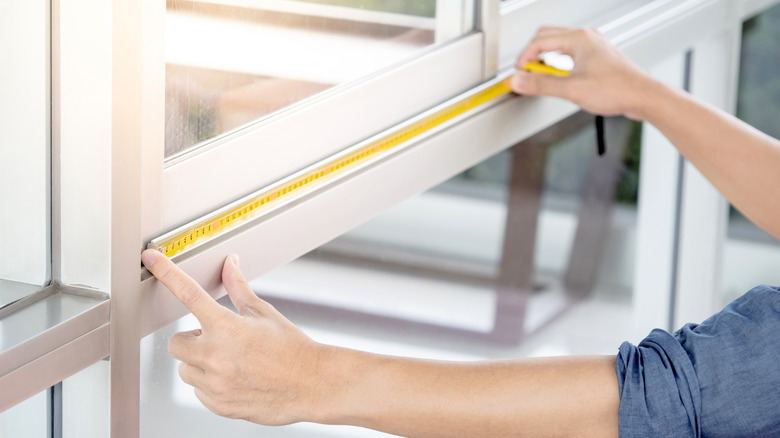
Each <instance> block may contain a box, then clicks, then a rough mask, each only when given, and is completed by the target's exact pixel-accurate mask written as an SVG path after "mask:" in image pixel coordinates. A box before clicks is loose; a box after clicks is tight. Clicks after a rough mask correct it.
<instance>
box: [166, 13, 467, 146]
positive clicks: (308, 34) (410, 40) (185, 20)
mask: <svg viewBox="0 0 780 438" xmlns="http://www.w3.org/2000/svg"><path fill="white" fill-rule="evenodd" d="M467 3H470V2H464V1H460V0H459V1H451V2H441V1H439V2H437V1H436V0H422V1H420V0H415V1H411V0H406V1H404V0H400V1H393V2H384V1H374V0H285V1H273V2H271V1H262V0H250V1H235V0H194V1H179V0H176V1H173V0H168V6H167V18H166V105H165V108H166V110H165V111H166V128H165V131H166V134H165V156H166V157H169V156H171V155H173V154H175V153H177V152H180V151H182V150H184V149H187V148H189V147H191V146H193V145H195V144H198V143H200V142H203V141H205V140H208V139H210V138H213V137H215V136H218V135H220V134H223V133H225V132H228V131H231V130H233V129H235V128H237V127H240V126H242V125H245V124H247V123H250V122H253V121H255V120H257V119H260V118H263V117H265V116H267V115H269V114H272V113H274V112H276V111H279V110H281V109H282V108H285V107H287V106H289V105H292V104H294V103H296V102H298V101H300V100H302V99H305V98H307V97H310V96H313V95H315V94H317V93H319V92H321V91H323V90H326V89H328V88H330V87H333V86H334V85H337V84H342V83H345V82H349V81H352V80H355V79H358V78H361V77H363V76H366V75H368V74H371V73H374V72H376V71H378V70H381V69H383V68H385V67H388V66H391V65H393V64H397V63H399V62H402V61H404V60H406V59H409V58H410V57H413V56H415V54H417V53H419V52H420V50H421V49H422V48H424V47H427V46H430V45H432V44H435V43H441V42H444V41H445V40H446V39H450V38H453V37H454V36H457V35H461V34H463V33H464V32H465V31H467V30H470V29H471V27H470V25H469V26H464V25H463V24H462V23H463V22H464V21H465V20H466V18H465V12H464V11H467V9H466V4H467ZM437 5H438V7H447V8H450V9H451V10H448V11H437V10H436V8H437ZM442 5H444V6H442ZM445 12H446V13H445ZM445 19H446V20H447V21H448V23H442V20H445ZM449 21H454V26H455V27H456V28H457V29H458V32H456V33H455V35H453V32H452V28H453V24H452V23H449Z"/></svg>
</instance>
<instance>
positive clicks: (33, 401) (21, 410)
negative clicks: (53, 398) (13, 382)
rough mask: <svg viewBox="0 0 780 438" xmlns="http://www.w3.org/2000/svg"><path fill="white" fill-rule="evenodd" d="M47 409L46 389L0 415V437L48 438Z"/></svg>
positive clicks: (47, 391) (47, 394)
mask: <svg viewBox="0 0 780 438" xmlns="http://www.w3.org/2000/svg"><path fill="white" fill-rule="evenodd" d="M48 407H49V390H48V389H47V390H45V391H41V392H40V393H38V394H36V395H34V396H32V397H30V398H28V399H27V400H25V401H23V402H21V403H19V404H18V405H16V406H14V407H12V408H11V409H8V410H7V411H4V412H2V413H0V437H2V438H48V437H49V436H50V435H49V423H48V421H49V416H48V415H49V411H48Z"/></svg>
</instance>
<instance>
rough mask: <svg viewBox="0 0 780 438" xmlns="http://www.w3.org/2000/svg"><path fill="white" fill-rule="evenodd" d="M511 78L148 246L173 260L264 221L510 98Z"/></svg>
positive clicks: (500, 79)
mask: <svg viewBox="0 0 780 438" xmlns="http://www.w3.org/2000/svg"><path fill="white" fill-rule="evenodd" d="M511 74H512V72H507V73H505V74H503V75H500V76H498V77H497V78H496V79H494V80H493V81H490V82H487V83H485V84H483V85H482V86H480V87H477V88H475V89H473V90H471V91H469V92H466V93H464V94H462V95H460V96H458V97H456V98H454V99H452V100H450V101H448V102H445V103H444V104H442V105H440V106H438V107H436V108H434V109H433V110H431V111H428V112H426V113H423V114H421V115H420V116H418V117H416V118H414V119H412V120H410V121H409V122H407V123H405V124H403V125H401V126H400V127H395V128H393V129H392V130H391V131H390V132H387V133H382V134H380V135H379V136H377V137H374V139H372V140H370V141H367V142H366V143H365V144H359V145H356V146H357V147H355V148H354V150H348V151H346V153H341V154H337V156H336V158H330V159H326V160H324V161H323V162H321V163H318V164H315V165H314V166H312V167H310V168H308V169H305V170H303V171H301V172H300V173H299V174H296V175H293V176H292V177H290V178H288V179H286V180H284V181H283V182H282V183H277V184H275V185H273V186H271V187H270V188H266V189H263V190H260V191H259V192H256V193H255V194H252V195H249V196H248V197H245V198H242V199H241V200H239V201H236V202H235V203H233V204H231V205H229V206H227V207H225V208H222V209H220V210H218V211H216V212H213V213H211V214H209V215H207V216H205V217H203V218H200V219H198V220H196V221H194V222H191V223H189V224H187V225H185V226H183V227H180V228H178V229H176V230H174V231H172V232H170V233H168V234H165V235H163V236H160V237H158V238H157V239H154V240H152V242H151V243H150V244H149V245H148V247H149V248H154V249H157V250H159V251H161V252H162V253H163V254H165V255H166V256H168V257H173V256H175V255H177V254H181V253H182V252H183V251H185V250H187V249H190V248H193V247H195V246H197V245H200V244H202V243H205V242H207V241H209V240H210V239H213V238H214V237H215V236H217V235H220V234H223V233H224V232H226V231H227V230H230V229H233V228H235V227H236V226H237V225H239V224H241V223H244V222H246V221H247V220H248V219H251V218H254V217H257V216H259V213H261V212H265V211H268V210H269V209H271V208H272V207H273V206H275V205H279V204H280V203H281V201H283V200H285V201H286V200H289V199H292V198H293V197H297V196H299V195H302V194H304V193H306V192H309V191H310V189H311V188H313V187H315V186H319V185H320V184H321V183H323V182H325V181H328V180H331V179H333V178H334V177H335V176H337V175H339V174H341V173H343V172H345V171H346V170H348V169H351V168H354V167H355V166H358V165H360V164H363V163H366V162H367V161H368V160H369V159H373V158H376V157H378V156H379V155H382V154H384V153H386V152H388V151H391V150H393V149H396V148H397V147H398V146H399V145H401V144H404V143H406V142H407V141H409V140H411V139H413V138H415V137H417V136H419V135H420V134H422V133H425V132H428V131H430V130H432V129H433V128H436V127H438V126H441V125H442V124H444V123H446V122H448V121H450V120H452V119H454V118H455V117H458V116H460V115H462V114H464V113H466V112H467V111H470V110H472V109H474V108H477V107H479V106H481V105H483V104H484V103H486V102H489V101H492V100H494V99H496V98H497V97H500V96H504V95H506V94H508V93H510V92H511V91H512V90H511V88H510V86H509V78H510V77H511Z"/></svg>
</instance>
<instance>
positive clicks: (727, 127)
mask: <svg viewBox="0 0 780 438" xmlns="http://www.w3.org/2000/svg"><path fill="white" fill-rule="evenodd" d="M648 87H649V89H651V90H653V91H652V92H651V93H648V94H647V95H648V96H649V98H648V99H645V100H644V101H643V102H644V103H643V107H642V108H641V109H640V110H639V111H638V112H639V113H640V115H641V118H643V119H645V120H647V121H648V122H650V123H652V124H653V125H654V126H656V127H657V128H658V129H659V130H660V131H661V132H662V133H663V134H664V135H665V136H666V137H667V138H668V139H669V140H670V141H671V142H672V143H673V144H674V145H675V146H676V147H677V149H678V150H679V151H680V153H681V154H682V155H683V156H684V157H685V158H686V159H688V160H689V161H690V162H691V163H693V165H694V166H696V168H697V169H699V171H701V173H702V174H703V175H704V176H705V177H707V179H709V180H710V182H712V184H713V185H714V186H715V187H716V188H717V189H718V190H719V191H720V192H721V193H722V194H723V195H724V196H725V197H726V198H727V199H728V200H729V201H730V202H731V203H732V204H734V206H736V207H737V208H738V209H739V210H740V211H742V212H743V213H744V214H745V215H746V216H747V217H748V218H750V219H751V220H752V221H753V222H755V223H756V224H757V225H758V226H760V227H761V228H763V229H764V230H766V231H767V232H768V233H770V234H771V235H773V236H774V237H775V238H778V239H780V221H779V220H778V218H780V196H776V195H775V191H776V188H778V187H780V142H778V141H777V140H776V139H774V138H771V137H769V136H767V135H765V134H763V133H762V132H760V131H758V130H756V129H755V128H753V127H751V126H749V125H747V124H746V123H744V122H742V121H740V120H738V119H736V118H735V117H732V116H730V115H728V114H726V113H724V112H722V111H720V110H718V109H716V108H713V107H712V106H710V105H707V104H705V103H703V102H701V101H699V100H698V99H696V98H694V97H692V96H690V95H689V94H688V93H685V92H683V91H681V90H678V89H674V88H671V87H668V86H666V85H663V84H660V83H658V82H655V81H653V82H652V83H651V84H649V85H648Z"/></svg>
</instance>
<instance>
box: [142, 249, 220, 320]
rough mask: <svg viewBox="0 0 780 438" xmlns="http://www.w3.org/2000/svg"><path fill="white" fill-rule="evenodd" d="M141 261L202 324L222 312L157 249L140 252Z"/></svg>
mask: <svg viewBox="0 0 780 438" xmlns="http://www.w3.org/2000/svg"><path fill="white" fill-rule="evenodd" d="M141 261H143V263H144V266H146V269H148V270H149V272H151V273H152V275H154V276H155V277H157V279H158V280H160V282H162V284H164V285H165V287H167V288H168V290H170V291H171V292H172V293H173V295H175V296H176V298H178V299H179V301H181V302H182V304H184V306H185V307H187V309H189V311H190V312H192V314H193V315H195V317H196V318H198V321H200V323H201V324H202V325H203V324H207V323H209V322H211V321H212V320H214V319H215V318H216V316H217V315H219V314H221V313H222V309H223V307H222V306H220V305H219V304H218V303H217V302H216V301H214V299H213V298H211V296H210V295H209V294H208V293H206V291H205V290H203V288H201V287H200V285H199V284H198V283H197V282H196V281H195V280H193V279H192V278H191V277H190V276H189V275H187V274H185V273H184V271H182V270H181V269H179V267H178V266H176V264H174V263H173V262H172V261H171V260H170V259H169V258H168V257H165V255H163V254H162V253H160V252H159V251H156V250H153V249H147V250H146V251H144V252H143V253H142V254H141Z"/></svg>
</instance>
